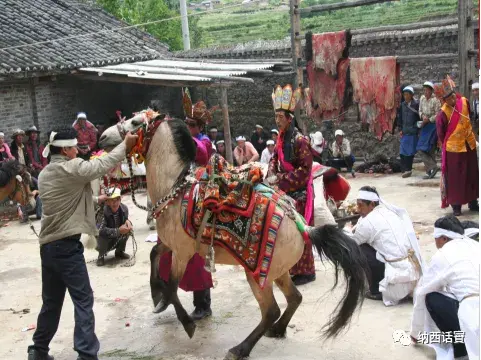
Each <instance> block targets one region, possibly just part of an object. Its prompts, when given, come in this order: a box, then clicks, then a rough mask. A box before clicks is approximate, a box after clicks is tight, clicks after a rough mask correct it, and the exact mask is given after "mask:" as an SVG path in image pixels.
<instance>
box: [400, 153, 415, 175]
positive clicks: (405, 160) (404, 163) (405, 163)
mask: <svg viewBox="0 0 481 360" xmlns="http://www.w3.org/2000/svg"><path fill="white" fill-rule="evenodd" d="M400 157H401V171H402V172H406V171H412V170H413V161H414V155H413V156H406V155H400Z"/></svg>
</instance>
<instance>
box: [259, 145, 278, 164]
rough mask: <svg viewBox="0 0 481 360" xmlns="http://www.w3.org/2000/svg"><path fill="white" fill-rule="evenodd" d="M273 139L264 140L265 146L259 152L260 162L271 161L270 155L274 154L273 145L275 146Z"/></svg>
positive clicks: (267, 162)
mask: <svg viewBox="0 0 481 360" xmlns="http://www.w3.org/2000/svg"><path fill="white" fill-rule="evenodd" d="M275 144H276V143H275V142H274V140H267V142H266V148H265V149H264V150H262V154H261V163H262V164H269V162H270V161H271V158H272V156H273V155H274V146H275Z"/></svg>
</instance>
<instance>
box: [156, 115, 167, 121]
mask: <svg viewBox="0 0 481 360" xmlns="http://www.w3.org/2000/svg"><path fill="white" fill-rule="evenodd" d="M166 116H167V114H159V115H157V116H156V117H155V119H154V120H164V119H165V117H166Z"/></svg>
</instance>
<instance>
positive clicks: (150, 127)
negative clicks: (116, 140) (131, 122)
mask: <svg viewBox="0 0 481 360" xmlns="http://www.w3.org/2000/svg"><path fill="white" fill-rule="evenodd" d="M153 115H154V113H153V112H152V113H149V112H145V113H142V120H143V123H142V125H140V126H139V127H138V128H137V129H136V130H135V131H134V132H133V134H136V135H138V139H137V143H136V144H135V146H134V147H133V148H132V150H131V151H130V152H129V153H128V154H127V164H128V166H129V172H130V178H129V190H130V194H131V197H132V202H133V203H134V205H135V206H137V207H138V208H139V209H141V210H144V211H147V212H148V213H150V214H152V216H153V217H154V218H155V219H157V218H158V217H159V216H160V215H161V214H162V213H163V212H164V211H165V210H167V209H168V207H169V205H170V204H172V203H173V202H174V200H175V199H176V198H177V197H178V196H179V195H180V194H181V193H182V191H183V190H184V189H185V188H186V187H187V185H188V184H190V183H191V182H192V181H191V180H188V178H189V175H191V173H192V165H191V164H189V165H187V166H186V167H185V168H184V169H183V170H182V172H181V173H180V174H179V177H178V178H177V179H176V181H175V183H174V185H173V186H172V188H171V190H170V192H169V193H168V194H167V195H166V196H164V197H163V198H161V199H159V200H158V201H157V202H156V203H155V204H153V205H152V207H150V208H148V207H147V206H143V205H140V204H139V203H138V202H137V199H136V198H135V189H134V171H133V169H132V157H134V159H135V162H136V163H137V164H139V163H143V162H145V158H146V155H147V152H148V151H149V147H150V143H151V142H152V139H153V137H154V135H155V132H156V131H157V129H158V127H159V126H160V124H162V123H163V122H164V121H165V120H168V119H169V118H167V117H166V116H164V117H162V118H160V119H159V118H158V117H157V118H156V119H154V120H153V121H150V118H151V117H152V116H153ZM117 130H118V131H119V134H120V137H121V138H122V140H123V139H125V135H126V134H127V131H126V130H125V127H124V119H122V120H120V121H119V122H118V123H117Z"/></svg>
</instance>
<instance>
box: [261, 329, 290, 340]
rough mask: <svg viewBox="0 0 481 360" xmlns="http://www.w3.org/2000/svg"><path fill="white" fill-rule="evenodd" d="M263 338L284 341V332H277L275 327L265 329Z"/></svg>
mask: <svg viewBox="0 0 481 360" xmlns="http://www.w3.org/2000/svg"><path fill="white" fill-rule="evenodd" d="M264 336H265V337H268V338H276V339H284V338H285V337H286V330H284V331H281V330H277V329H276V328H275V327H271V328H270V329H267V331H266V333H265V334H264Z"/></svg>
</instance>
